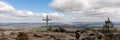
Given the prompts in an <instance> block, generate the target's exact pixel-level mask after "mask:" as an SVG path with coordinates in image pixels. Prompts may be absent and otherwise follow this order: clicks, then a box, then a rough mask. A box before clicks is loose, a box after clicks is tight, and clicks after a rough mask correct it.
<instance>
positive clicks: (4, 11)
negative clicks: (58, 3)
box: [0, 1, 64, 22]
mask: <svg viewBox="0 0 120 40" xmlns="http://www.w3.org/2000/svg"><path fill="white" fill-rule="evenodd" d="M47 14H48V15H49V16H50V18H51V19H55V20H54V21H56V20H57V19H59V20H62V19H61V18H63V17H64V15H63V14H60V13H57V12H53V13H34V12H32V11H29V10H18V9H15V8H14V7H13V6H12V5H10V4H9V3H7V2H4V1H0V19H1V21H0V22H42V19H43V18H44V17H45V16H46V15H47ZM54 21H53V22H54Z"/></svg>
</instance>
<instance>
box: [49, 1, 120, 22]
mask: <svg viewBox="0 0 120 40" xmlns="http://www.w3.org/2000/svg"><path fill="white" fill-rule="evenodd" d="M49 6H50V7H51V8H54V9H56V10H59V11H63V12H67V13H72V14H76V16H74V17H73V20H80V21H86V22H91V21H100V20H101V21H102V20H105V18H107V17H110V18H111V19H113V21H116V20H115V19H117V18H120V17H119V16H120V11H119V10H120V0H53V1H52V2H51V3H50V4H49ZM117 21H119V20H117Z"/></svg>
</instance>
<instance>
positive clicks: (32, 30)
mask: <svg viewBox="0 0 120 40" xmlns="http://www.w3.org/2000/svg"><path fill="white" fill-rule="evenodd" d="M42 31H46V29H31V30H29V32H42Z"/></svg>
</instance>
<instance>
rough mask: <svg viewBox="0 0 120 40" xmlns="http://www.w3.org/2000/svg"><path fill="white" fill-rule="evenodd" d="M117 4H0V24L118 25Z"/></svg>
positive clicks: (77, 0)
mask: <svg viewBox="0 0 120 40" xmlns="http://www.w3.org/2000/svg"><path fill="white" fill-rule="evenodd" d="M119 10H120V0H0V23H28V22H32V23H33V22H35V23H39V22H45V21H43V20H42V19H44V18H45V17H46V15H48V16H49V18H50V19H52V20H51V21H50V22H104V21H105V20H106V19H107V18H108V17H109V18H110V20H111V21H113V22H120V20H119V19H120V11H119Z"/></svg>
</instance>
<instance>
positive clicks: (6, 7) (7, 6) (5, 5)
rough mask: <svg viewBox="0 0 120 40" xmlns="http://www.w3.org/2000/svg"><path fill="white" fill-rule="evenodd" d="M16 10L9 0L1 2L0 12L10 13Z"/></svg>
mask: <svg viewBox="0 0 120 40" xmlns="http://www.w3.org/2000/svg"><path fill="white" fill-rule="evenodd" d="M13 11H15V8H13V7H12V6H11V5H10V4H8V3H7V2H3V1H2V2H0V13H10V12H13Z"/></svg>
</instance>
